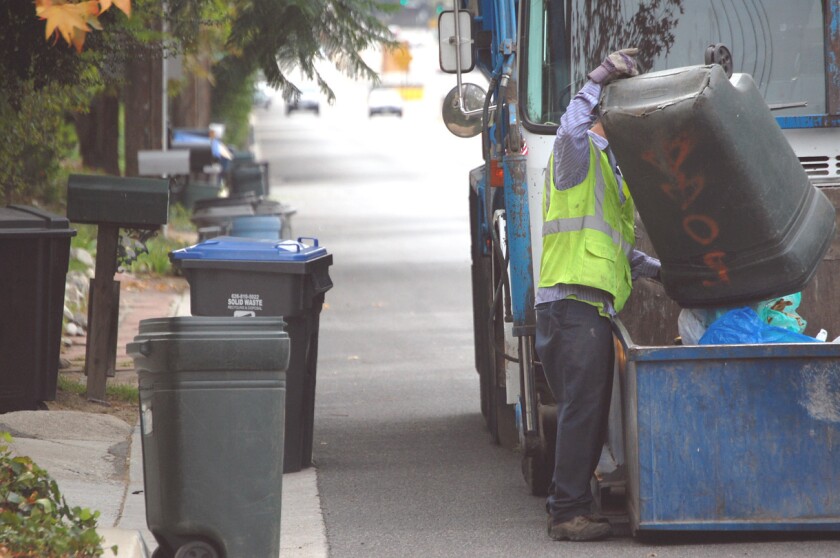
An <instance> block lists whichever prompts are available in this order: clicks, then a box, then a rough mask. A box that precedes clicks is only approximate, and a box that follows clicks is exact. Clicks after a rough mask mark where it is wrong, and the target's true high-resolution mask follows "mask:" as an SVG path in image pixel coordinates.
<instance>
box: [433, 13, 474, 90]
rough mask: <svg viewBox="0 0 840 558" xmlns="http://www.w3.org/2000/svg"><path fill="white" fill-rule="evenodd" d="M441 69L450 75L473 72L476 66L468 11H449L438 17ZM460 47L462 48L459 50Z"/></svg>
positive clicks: (470, 19)
mask: <svg viewBox="0 0 840 558" xmlns="http://www.w3.org/2000/svg"><path fill="white" fill-rule="evenodd" d="M438 42H439V43H440V69H441V70H443V71H444V72H446V73H448V74H457V73H466V72H471V71H472V69H473V67H474V66H475V61H474V60H473V52H472V44H473V40H472V18H471V17H470V13H469V12H468V11H466V10H459V11H458V17H457V19H456V17H455V12H454V11H452V10H447V11H445V12H441V13H440V17H438ZM459 47H460V48H459Z"/></svg>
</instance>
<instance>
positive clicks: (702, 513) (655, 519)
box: [614, 331, 840, 532]
mask: <svg viewBox="0 0 840 558" xmlns="http://www.w3.org/2000/svg"><path fill="white" fill-rule="evenodd" d="M622 334H623V335H622V337H624V351H623V353H624V361H625V363H626V364H625V366H624V367H623V373H622V374H621V375H620V376H619V381H620V383H621V391H622V398H621V399H622V400H621V403H620V405H621V407H622V410H623V423H624V453H625V456H624V457H625V459H626V471H627V511H628V515H629V518H630V525H631V528H632V530H633V531H634V532H636V531H669V530H680V531H692V530H698V531H706V530H708V531H729V530H734V531H840V445H838V444H837V443H835V442H836V441H837V440H840V344H835V343H804V344H767V345H702V346H670V347H664V346H663V347H654V346H646V347H642V346H637V345H633V344H632V342H630V341H629V337H628V336H627V333H626V331H622ZM614 401H615V400H614Z"/></svg>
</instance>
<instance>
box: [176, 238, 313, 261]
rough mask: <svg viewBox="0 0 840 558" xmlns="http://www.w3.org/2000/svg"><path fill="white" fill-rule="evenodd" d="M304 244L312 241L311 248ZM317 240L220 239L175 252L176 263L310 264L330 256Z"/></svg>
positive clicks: (213, 239) (212, 239)
mask: <svg viewBox="0 0 840 558" xmlns="http://www.w3.org/2000/svg"><path fill="white" fill-rule="evenodd" d="M304 241H309V242H311V244H309V245H307V244H305V243H304ZM326 253H327V250H326V248H324V247H323V246H320V245H319V244H318V239H317V238H307V237H301V238H298V239H297V240H296V241H295V240H274V239H265V238H240V237H232V236H218V237H216V238H211V239H209V240H205V241H204V242H201V243H199V244H196V245H194V246H189V247H187V248H181V249H180V250H175V251H173V252H172V253H171V254H170V258H171V259H173V260H227V261H260V262H306V261H309V260H313V259H315V258H319V257H321V256H324V255H326Z"/></svg>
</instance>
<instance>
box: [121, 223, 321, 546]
mask: <svg viewBox="0 0 840 558" xmlns="http://www.w3.org/2000/svg"><path fill="white" fill-rule="evenodd" d="M170 259H171V261H172V263H173V266H175V267H176V268H178V269H180V270H181V272H182V273H183V274H184V276H185V277H186V279H187V281H188V282H189V284H190V309H191V313H192V316H189V317H175V318H159V319H152V320H144V321H142V322H141V323H140V331H139V333H138V335H137V337H136V338H135V340H134V342H133V343H130V344H129V345H128V353H129V355H131V356H132V358H133V359H134V362H135V368H136V370H137V373H138V379H139V386H140V408H141V413H140V421H141V429H142V432H143V436H142V441H143V456H144V459H143V464H144V478H145V484H146V487H145V488H146V517H147V523H148V526H149V530H150V531H151V532H152V533H153V535H154V536H155V538H156V540H157V542H158V544H159V545H160V546H159V548H160V555H161V556H179V555H181V554H183V555H185V556H186V555H191V554H188V553H189V552H198V551H204V552H207V553H210V552H211V551H220V552H221V555H224V556H276V555H278V553H279V544H280V515H281V514H280V511H281V510H280V505H281V494H282V474H283V473H289V472H296V471H300V470H301V469H303V468H307V467H309V466H311V464H312V446H313V422H314V411H315V382H316V369H317V355H318V332H319V316H320V313H321V309H322V307H323V303H324V297H325V293H326V292H327V291H328V290H329V289H330V288H332V280H331V278H330V276H329V266H330V265H331V264H332V255H331V254H329V253H327V251H326V249H325V248H324V247H323V246H320V245H319V243H318V240H317V239H315V238H307V239H304V238H301V239H298V240H296V241H295V240H281V241H278V240H275V239H264V238H238V237H228V236H223V237H216V238H212V239H208V240H205V241H203V242H200V243H198V244H196V245H194V246H191V247H188V248H184V249H181V250H176V251H174V252H172V253H171V254H170ZM179 553H180V554H179ZM185 553H186V554H185ZM207 555H209V556H212V555H213V554H207Z"/></svg>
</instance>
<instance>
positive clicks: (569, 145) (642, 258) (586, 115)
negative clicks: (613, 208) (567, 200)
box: [536, 81, 659, 316]
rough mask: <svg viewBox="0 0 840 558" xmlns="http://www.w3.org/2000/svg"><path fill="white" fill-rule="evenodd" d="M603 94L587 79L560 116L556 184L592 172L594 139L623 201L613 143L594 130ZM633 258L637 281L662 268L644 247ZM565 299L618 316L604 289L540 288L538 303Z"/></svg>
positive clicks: (562, 185)
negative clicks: (610, 143) (611, 169)
mask: <svg viewBox="0 0 840 558" xmlns="http://www.w3.org/2000/svg"><path fill="white" fill-rule="evenodd" d="M600 96H601V86H600V85H599V84H597V83H594V82H592V81H587V82H586V85H584V86H583V88H582V89H581V90H580V91H578V93H577V95H575V98H574V99H572V102H571V103H569V106H568V107H567V108H566V112H565V114H563V117H562V118H561V119H560V126H559V127H558V128H557V137H556V138H555V139H554V187H555V188H557V189H558V190H567V189H569V188H571V187H573V186H576V185H578V184H580V183H581V182H583V180H584V179H585V178H586V175H587V174H588V172H589V140H590V139H592V141H593V143H594V144H595V147H597V148H598V149H600V150H601V151H603V152H605V153H606V154H607V156H608V157H609V159H610V162H611V164H612V167H613V172H614V173H615V178H616V181H617V183H618V184H619V189H618V190H619V195H621V196H622V201H624V199H623V188H621V184H622V177H621V172H620V171H619V169H618V167H617V165H616V164H615V158H614V157H613V156H612V151H610V149H609V142H608V141H607V140H606V138H603V137H601V136H599V135H598V134H596V133H594V132H592V131H591V130H590V128H591V127H592V124H593V123H594V122H595V113H594V109H595V107H596V106H597V105H598V100H599V98H600ZM629 260H630V272H631V275H632V278H633V280H636V279H638V278H639V277H654V276H656V274H657V272H658V271H659V260H657V259H656V258H652V257H650V256H648V255H647V254H645V253H644V252H641V251H640V250H635V249H634V250H633V251H632V252H631V253H630V258H629ZM564 298H574V299H577V300H580V301H583V302H589V303H592V304H595V305H603V308H604V312H605V313H606V314H608V315H610V316H614V315H615V308H614V307H613V297H612V295H611V294H609V293H608V292H606V291H602V290H601V289H595V288H593V287H587V286H584V285H567V284H563V283H558V284H557V285H554V286H553V287H540V288H538V289H537V295H536V303H537V304H544V303H548V302H554V301H555V300H563V299H564Z"/></svg>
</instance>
